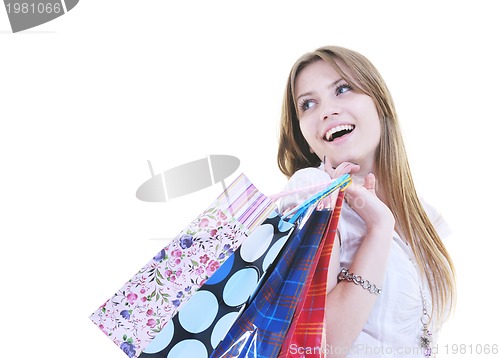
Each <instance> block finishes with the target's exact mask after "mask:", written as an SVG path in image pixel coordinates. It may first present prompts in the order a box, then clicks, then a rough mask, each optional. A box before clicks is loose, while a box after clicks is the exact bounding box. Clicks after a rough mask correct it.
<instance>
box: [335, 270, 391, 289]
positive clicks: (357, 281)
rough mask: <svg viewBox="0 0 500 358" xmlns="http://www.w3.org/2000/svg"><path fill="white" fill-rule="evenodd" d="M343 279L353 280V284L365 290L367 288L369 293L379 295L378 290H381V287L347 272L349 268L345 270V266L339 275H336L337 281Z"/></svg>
mask: <svg viewBox="0 0 500 358" xmlns="http://www.w3.org/2000/svg"><path fill="white" fill-rule="evenodd" d="M344 280H347V281H348V282H353V283H354V284H355V285H360V286H361V287H363V288H364V289H365V290H368V291H369V292H370V293H374V294H376V295H380V292H382V289H381V288H378V287H377V286H375V285H374V284H372V283H371V282H370V281H368V280H365V279H363V277H361V276H359V275H354V274H352V273H349V270H347V269H346V268H343V269H342V270H341V271H340V273H339V275H338V276H337V282H340V281H344Z"/></svg>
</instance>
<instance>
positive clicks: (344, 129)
mask: <svg viewBox="0 0 500 358" xmlns="http://www.w3.org/2000/svg"><path fill="white" fill-rule="evenodd" d="M354 128H355V126H354V125H352V124H341V125H339V126H336V127H333V128H332V129H330V130H329V131H328V132H326V133H325V136H324V137H323V139H324V140H325V141H327V142H333V141H334V140H335V139H338V138H340V137H342V136H344V135H346V134H349V133H351V132H352V131H353V130H354Z"/></svg>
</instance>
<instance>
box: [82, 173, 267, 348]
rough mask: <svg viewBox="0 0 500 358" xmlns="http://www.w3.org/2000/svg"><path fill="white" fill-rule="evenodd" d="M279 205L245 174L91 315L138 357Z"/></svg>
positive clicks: (116, 341)
mask: <svg viewBox="0 0 500 358" xmlns="http://www.w3.org/2000/svg"><path fill="white" fill-rule="evenodd" d="M274 209H275V205H274V202H273V201H272V200H271V199H269V198H268V197H266V196H265V195H264V194H262V193H261V192H260V191H259V190H257V189H256V188H255V186H254V185H253V184H252V183H251V182H250V181H249V180H248V179H247V178H246V177H245V176H244V175H243V174H241V175H240V176H239V177H238V178H237V179H236V180H235V181H234V182H233V183H232V184H231V185H230V186H228V188H227V190H225V191H224V192H223V193H222V194H221V195H220V196H219V197H218V198H217V200H216V201H215V202H214V203H213V204H212V205H210V206H209V208H208V209H207V210H205V211H204V212H203V213H202V214H200V215H199V216H198V217H197V218H196V219H195V220H193V221H192V222H191V223H190V224H189V225H188V226H187V227H186V228H185V229H184V230H182V231H181V232H180V233H179V235H177V236H176V237H175V238H174V239H173V240H172V241H171V242H170V244H169V245H167V246H166V247H165V248H163V249H162V250H160V252H158V254H157V255H155V256H154V257H153V258H152V259H151V260H150V261H149V262H148V263H147V264H146V265H145V266H144V267H142V268H141V269H140V270H139V271H138V272H137V273H136V274H135V275H134V276H133V277H132V278H131V279H130V280H129V281H128V282H127V283H126V284H124V285H123V286H122V287H121V288H120V289H119V290H118V291H117V292H116V293H115V294H114V295H113V296H112V297H111V298H109V299H108V300H107V301H106V302H105V303H104V304H103V305H102V306H100V307H99V308H98V309H97V310H96V311H95V312H94V313H93V314H92V315H91V316H90V319H91V320H92V322H94V323H95V324H96V325H97V326H98V327H99V328H100V329H101V331H102V332H103V333H104V334H106V335H107V336H108V337H109V338H110V339H111V340H112V341H113V342H114V343H115V344H116V345H117V346H118V347H120V349H122V350H123V352H124V353H125V354H126V355H127V356H128V357H130V358H132V357H134V358H135V357H138V356H139V355H140V354H141V352H142V351H143V350H144V349H145V348H146V347H147V346H148V345H149V344H150V343H151V341H152V340H153V339H154V338H155V337H156V336H157V335H158V334H159V333H160V332H161V331H162V329H163V328H164V327H165V326H166V325H167V323H168V322H170V321H171V319H172V317H173V316H174V315H175V314H176V313H177V312H178V311H179V309H180V308H181V307H182V306H183V305H184V304H186V303H187V302H188V301H189V300H190V298H191V297H192V296H193V294H194V293H195V292H197V291H198V289H199V288H200V287H201V286H202V285H203V284H204V283H205V282H206V281H207V280H208V279H209V278H210V277H211V276H212V275H213V274H214V273H215V272H216V271H217V270H218V269H219V267H220V266H221V265H222V264H223V263H224V262H225V261H226V260H228V258H230V257H232V254H233V253H234V251H235V250H236V249H238V248H239V247H240V246H241V245H242V244H243V243H244V242H245V240H246V239H247V237H248V236H249V235H250V234H251V233H252V232H253V231H254V230H255V229H256V228H257V227H258V226H259V225H260V224H261V223H262V222H263V221H264V220H265V219H266V218H267V217H268V216H269V214H270V213H271V212H272V211H273V210H274Z"/></svg>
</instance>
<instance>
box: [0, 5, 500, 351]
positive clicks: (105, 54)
mask: <svg viewBox="0 0 500 358" xmlns="http://www.w3.org/2000/svg"><path fill="white" fill-rule="evenodd" d="M239 3H240V2H234V1H233V2H231V1H176V2H171V1H160V0H150V1H130V0H106V1H88V0H87V1H85V0H82V1H80V3H79V4H78V5H77V6H76V7H75V8H74V9H73V10H71V11H70V12H69V13H68V14H66V15H64V16H62V17H60V18H58V19H56V20H54V21H52V22H49V23H47V24H44V25H41V26H39V27H36V28H34V29H31V30H28V31H24V32H21V33H17V34H12V33H11V31H10V25H9V23H8V19H7V15H6V12H5V11H3V9H1V10H0V54H1V59H0V120H1V125H0V156H1V161H0V170H1V175H0V183H1V185H0V209H1V216H0V235H1V236H0V239H1V245H2V248H1V250H0V255H1V260H0V265H1V269H2V274H3V275H2V280H1V287H2V288H1V294H0V303H1V305H0V307H1V322H2V327H3V331H4V332H5V331H6V332H7V336H6V337H5V333H3V335H4V336H3V338H2V342H3V343H2V350H3V351H4V352H5V351H7V352H9V353H13V354H17V355H21V356H28V355H31V354H34V353H40V354H43V355H46V354H50V355H51V356H53V357H68V356H71V357H90V356H91V357H123V353H121V352H120V351H119V349H118V348H117V347H116V346H115V345H114V344H113V343H112V342H111V341H110V340H109V339H108V338H106V337H105V336H104V335H103V334H102V333H101V332H100V331H99V329H98V328H97V327H95V326H94V324H93V323H91V321H90V320H89V319H88V316H89V315H90V314H91V313H92V312H93V311H94V310H96V309H97V308H98V307H99V306H100V305H101V304H102V303H103V302H104V301H105V300H106V299H107V298H108V297H110V296H111V295H112V294H113V293H114V292H115V291H116V290H117V289H119V288H120V287H121V285H122V284H123V283H125V281H127V280H128V279H129V278H130V277H131V276H132V275H133V274H134V273H135V272H136V271H137V270H138V269H139V268H140V267H141V266H142V265H143V264H145V263H146V262H147V261H148V260H149V259H150V258H151V257H152V256H153V255H154V254H156V253H157V251H158V250H159V249H160V248H161V247H163V244H164V243H165V240H167V238H170V237H172V236H174V235H175V234H177V233H178V232H179V231H180V230H181V229H182V228H184V226H185V225H186V224H187V223H188V222H189V221H191V220H192V219H194V218H195V217H196V216H197V215H198V213H200V212H201V211H202V210H203V209H204V208H205V207H206V206H208V204H210V203H211V201H212V200H213V199H214V198H215V197H216V195H218V194H219V193H220V191H221V190H222V188H221V187H220V186H213V187H211V188H208V189H206V190H203V191H200V192H197V193H194V194H190V195H188V196H185V197H182V198H178V199H174V200H172V201H170V202H168V203H157V204H154V203H144V202H141V201H139V200H137V199H136V198H135V190H136V189H137V187H138V186H139V185H140V184H142V183H143V182H144V181H145V180H147V179H148V177H150V172H149V168H148V165H147V160H151V162H152V164H153V167H154V169H155V171H156V172H158V173H159V172H161V171H164V170H166V169H168V168H171V167H174V166H176V165H180V164H182V163H185V162H189V161H192V160H196V159H200V158H203V157H205V156H206V155H207V154H231V155H235V156H237V157H238V158H240V160H241V166H240V169H239V170H238V172H237V174H238V173H240V172H244V173H245V174H246V175H247V176H248V177H249V178H250V179H251V180H252V181H253V182H254V183H255V184H256V185H257V187H258V188H259V189H261V191H263V192H264V193H267V194H273V193H276V192H278V191H279V190H280V189H281V188H282V186H283V185H284V183H285V179H284V177H283V176H282V175H281V173H280V172H279V171H278V169H277V165H276V150H277V127H278V119H279V113H280V105H281V99H282V94H283V90H284V86H285V81H286V76H287V74H288V71H289V68H290V67H291V65H292V64H293V62H294V61H295V59H296V58H297V57H298V56H300V55H302V54H303V53H304V52H308V51H310V50H313V49H315V48H317V47H319V46H322V45H326V44H335V45H341V46H345V47H349V48H352V49H354V50H357V51H359V52H361V53H363V54H365V55H366V56H367V57H368V58H369V59H371V60H372V62H373V63H374V64H375V65H376V66H377V67H378V69H379V70H380V72H381V73H382V75H383V76H384V77H385V79H386V81H387V83H388V85H389V88H390V89H391V92H392V94H393V96H394V98H395V101H396V105H397V109H398V112H399V115H400V118H401V121H402V126H403V131H404V134H405V139H406V145H407V150H408V154H409V156H410V160H411V164H412V169H413V174H414V177H415V181H416V185H417V189H418V190H419V192H420V193H421V195H423V196H424V197H425V198H426V199H427V200H428V201H429V202H431V203H432V204H433V205H435V206H436V207H437V208H438V209H439V210H440V211H441V212H442V214H443V215H444V216H445V218H446V219H447V220H448V222H449V224H450V226H451V227H452V229H453V231H454V235H453V236H452V237H450V238H449V240H448V241H447V245H448V248H449V250H450V252H451V254H452V256H453V258H454V261H455V264H456V267H457V273H458V285H459V302H458V305H457V310H456V313H455V315H454V317H453V319H452V320H451V321H449V323H447V325H446V326H445V327H444V329H443V331H442V334H441V340H440V348H441V350H440V352H441V353H445V349H446V347H445V346H446V345H447V344H448V345H449V346H448V350H449V351H448V354H441V355H440V356H450V357H452V356H459V355H460V354H459V353H457V354H452V352H451V345H452V344H465V345H467V346H469V345H473V346H472V347H473V349H475V348H476V345H483V346H484V345H486V344H490V345H491V344H499V343H500V341H499V338H498V334H497V332H496V331H497V328H496V325H495V322H496V321H498V319H499V318H500V317H499V313H498V309H497V307H496V304H495V301H496V299H495V293H494V292H497V291H495V290H496V287H497V286H498V278H499V277H498V275H499V270H498V267H499V265H498V262H499V259H498V250H499V244H498V240H499V235H498V229H497V222H498V218H497V214H498V212H499V211H498V207H497V205H498V202H499V201H498V200H499V195H498V185H497V179H498V174H499V171H498V165H497V163H498V160H497V158H496V157H495V156H496V155H497V154H498V143H499V139H498V134H497V128H498V125H497V123H498V121H499V119H500V118H499V112H498V104H499V96H498V95H499V90H498V83H499V82H500V70H499V65H498V64H499V63H500V55H499V52H498V34H499V33H500V25H499V22H498V19H497V16H496V14H497V12H496V11H495V10H494V4H495V2H494V1H475V2H472V1H470V2H463V1H411V2H408V1H404V2H403V1H383V0H380V1H342V2H340V1H333V0H332V1H314V0H308V1H305V0H304V1H282V2H277V1H275V2H271V1H251V2H250V1H247V2H245V3H244V4H243V5H242V4H239ZM233 178H234V176H233V177H230V178H228V182H229V181H231V180H232V179H233ZM479 348H480V347H479ZM469 349H470V348H469ZM15 352H22V353H19V354H18V353H15ZM70 352H71V353H70ZM28 353H29V354H28ZM0 355H2V356H4V353H1V354H0ZM490 355H491V354H490ZM463 356H470V355H469V354H467V355H463Z"/></svg>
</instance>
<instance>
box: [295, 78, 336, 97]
mask: <svg viewBox="0 0 500 358" xmlns="http://www.w3.org/2000/svg"><path fill="white" fill-rule="evenodd" d="M342 81H344V78H342V77H340V78H339V79H338V80H336V81H333V82H332V83H330V84H329V85H328V88H332V87H336V86H337V84H338V83H339V82H342ZM312 94H314V91H309V92H306V93H302V94H301V95H300V96H297V98H295V102H298V101H299V98H302V97H307V96H310V95H312Z"/></svg>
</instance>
